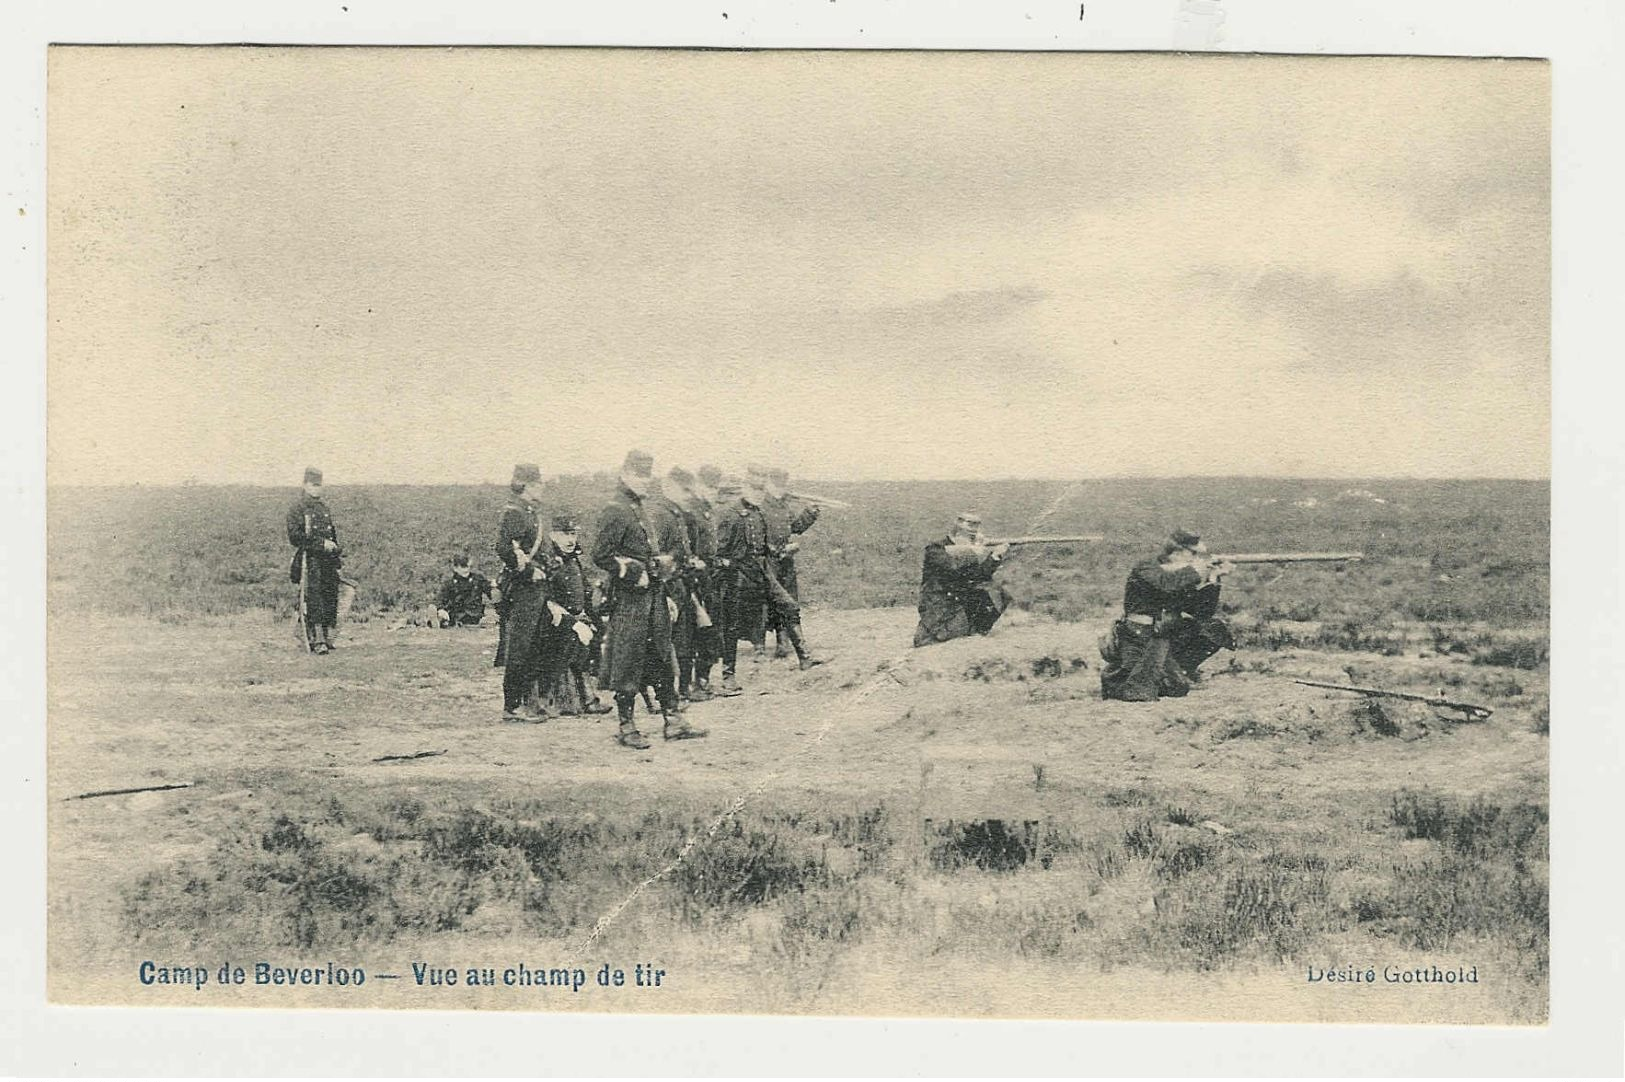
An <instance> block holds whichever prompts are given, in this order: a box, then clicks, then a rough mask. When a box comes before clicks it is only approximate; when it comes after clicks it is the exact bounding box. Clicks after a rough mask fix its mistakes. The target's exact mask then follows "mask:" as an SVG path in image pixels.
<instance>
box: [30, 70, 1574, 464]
mask: <svg viewBox="0 0 1625 1082" xmlns="http://www.w3.org/2000/svg"><path fill="white" fill-rule="evenodd" d="M1548 87H1549V81H1548V69H1547V67H1546V65H1544V64H1541V63H1537V62H1527V61H1478V60H1407V59H1324V58H1269V57H1265V58H1243V57H1222V56H1205V57H1190V58H1180V57H1166V56H1165V57H1151V56H1144V55H1116V56H1113V55H1101V54H1096V55H1078V54H1072V55H1065V54H1047V55H1034V54H917V53H861V52H847V53H816V52H812V53H733V52H713V53H687V52H680V51H661V52H638V51H630V50H628V51H599V50H559V51H546V50H528V49H511V50H467V49H465V50H440V49H415V50H386V49H380V50H353V49H309V50H297V49H277V50H270V49H216V50H204V49H144V50H113V49H71V50H65V49H56V50H53V53H52V57H51V64H50V72H49V93H50V110H49V116H48V141H49V145H48V155H49V157H48V166H49V177H48V184H49V207H48V212H49V234H48V239H49V249H50V250H49V257H48V271H49V282H48V294H49V307H50V311H49V319H50V339H49V361H48V405H47V409H48V427H47V439H48V453H49V467H48V474H49V480H50V481H51V482H53V483H113V484H118V483H135V482H141V483H148V484H167V483H175V482H179V481H183V480H187V479H194V480H197V481H201V482H205V483H213V482H241V483H256V484H296V483H297V482H298V479H299V472H300V470H301V469H302V467H303V466H304V465H306V464H307V463H314V464H317V465H320V466H322V467H323V468H324V470H325V471H326V473H327V479H328V481H329V482H330V483H338V484H343V483H356V482H403V483H407V482H409V483H440V482H484V481H501V480H505V479H506V477H507V475H508V471H509V470H510V469H511V467H512V464H513V463H514V462H515V461H518V460H531V461H537V462H539V463H540V464H541V465H542V468H543V470H544V471H545V472H548V473H579V472H585V471H591V470H598V469H612V468H614V467H615V466H616V465H617V464H618V463H619V461H620V459H621V456H622V454H623V453H624V451H625V450H626V448H627V447H629V446H634V445H636V446H642V447H645V448H647V449H649V450H651V451H653V452H654V453H655V454H656V455H657V457H659V458H660V459H662V460H663V461H664V462H673V461H682V462H685V463H687V464H690V465H695V464H698V463H699V462H702V461H714V462H717V463H719V464H721V465H724V466H730V465H739V464H742V463H744V462H747V461H753V460H759V459H765V460H772V461H777V462H779V463H782V464H783V465H785V466H787V467H788V468H789V469H790V470H791V471H792V472H793V473H794V474H796V475H797V476H802V477H809V478H850V479H873V478H987V477H1004V476H1023V477H1050V478H1064V477H1084V476H1099V475H1118V474H1146V475H1179V474H1267V475H1311V476H1507V477H1545V476H1548V474H1549V454H1548V443H1549V438H1550V427H1549V419H1548V418H1549V407H1550V396H1549V387H1550V369H1549V357H1548V323H1549V301H1548V292H1549V278H1548V262H1549V241H1548V237H1549V222H1550V215H1549V193H1550V185H1549V175H1550V160H1549V151H1548V142H1549V113H1550V105H1549V90H1548Z"/></svg>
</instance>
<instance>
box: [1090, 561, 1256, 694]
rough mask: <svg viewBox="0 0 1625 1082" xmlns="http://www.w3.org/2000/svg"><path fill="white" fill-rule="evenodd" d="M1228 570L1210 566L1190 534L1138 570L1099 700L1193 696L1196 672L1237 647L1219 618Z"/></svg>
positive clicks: (1109, 648) (1107, 646)
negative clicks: (1217, 655)
mask: <svg viewBox="0 0 1625 1082" xmlns="http://www.w3.org/2000/svg"><path fill="white" fill-rule="evenodd" d="M1229 570H1230V567H1229V565H1228V564H1225V563H1222V562H1219V563H1215V562H1212V561H1210V560H1209V559H1208V558H1207V549H1206V547H1205V546H1203V545H1202V542H1201V538H1199V537H1198V536H1196V535H1195V534H1193V533H1190V532H1189V531H1186V530H1175V531H1174V533H1173V536H1171V537H1170V538H1169V539H1168V543H1167V544H1165V545H1164V546H1163V548H1162V552H1161V553H1160V554H1159V555H1158V556H1156V557H1153V558H1150V559H1147V560H1143V561H1141V562H1140V563H1138V564H1136V565H1135V566H1134V569H1133V570H1131V571H1130V572H1129V576H1128V582H1127V583H1126V584H1125V585H1124V587H1123V616H1122V618H1121V619H1119V620H1118V621H1117V622H1116V623H1115V624H1113V625H1112V630H1111V631H1110V632H1109V633H1108V634H1107V635H1106V636H1105V638H1104V639H1103V640H1102V642H1101V648H1100V654H1101V657H1102V658H1104V659H1105V662H1106V667H1105V668H1104V669H1102V670H1101V673H1100V693H1101V697H1102V698H1107V699H1122V700H1124V701H1126V702H1156V701H1157V698H1158V697H1159V696H1162V695H1173V696H1179V695H1184V694H1185V693H1187V692H1188V691H1190V689H1191V685H1192V684H1194V683H1195V682H1196V681H1197V680H1198V679H1199V677H1198V675H1197V672H1196V669H1197V666H1199V665H1201V663H1202V662H1204V661H1206V660H1207V659H1208V658H1209V657H1212V656H1213V654H1215V653H1216V652H1218V651H1219V650H1221V649H1224V648H1225V647H1228V646H1231V645H1232V644H1233V640H1232V639H1231V636H1230V629H1229V628H1228V627H1227V626H1226V625H1225V623H1224V621H1222V620H1219V619H1217V618H1216V617H1215V615H1214V614H1215V613H1216V612H1217V611H1218V608H1219V579H1220V578H1221V577H1222V576H1223V575H1224V574H1226V573H1227V572H1228V571H1229Z"/></svg>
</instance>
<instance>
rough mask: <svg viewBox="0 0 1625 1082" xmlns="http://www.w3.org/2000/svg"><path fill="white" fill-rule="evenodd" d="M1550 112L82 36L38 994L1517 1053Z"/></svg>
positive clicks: (1522, 992) (1174, 83)
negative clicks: (44, 930) (1264, 1028)
mask: <svg viewBox="0 0 1625 1082" xmlns="http://www.w3.org/2000/svg"><path fill="white" fill-rule="evenodd" d="M1549 86H1550V75H1549V67H1548V65H1547V64H1546V63H1545V62H1542V61H1533V60H1497V59H1440V58H1373V57H1364V58H1336V57H1290V56H1262V55H1257V56H1191V55H1170V54H1162V55H1158V54H1116V55H1114V54H1089V53H1054V54H1037V53H929V52H870V53H865V52H843V51H789V52H772V51H685V50H676V49H672V50H649V49H550V48H510V49H481V48H452V49H439V48H437V49H397V48H299V47H208V48H178V47H143V48H131V47H94V46H81V47H74V46H59V47H55V48H53V49H52V50H51V52H50V58H49V70H48V117H47V161H48V205H47V208H46V210H47V214H48V226H47V228H48V243H49V254H48V303H49V311H48V320H49V324H48V358H47V372H46V378H47V409H48V417H47V454H48V461H47V474H48V483H49V490H48V532H49V553H48V597H47V601H48V614H47V627H48V676H47V698H48V755H49V761H48V787H47V788H48V799H49V813H48V817H49V870H48V890H49V899H48V901H49V929H48V931H49V934H48V963H49V965H48V978H49V979H48V988H49V995H50V998H51V1000H52V1001H54V1002H56V1003H63V1004H119V1005H130V1006H160V1005H161V1006H185V1007H258V1008H274V1007H291V1006H297V1007H316V1008H402V1009H430V1008H432V1009H478V1010H506V1011H546V1012H555V1011H589V1012H621V1013H655V1012H661V1013H672V1012H681V1013H707V1014H713V1013H714V1014H804V1015H847V1016H851V1015H863V1016H953V1017H1001V1018H1057V1019H1179V1020H1226V1021H1289V1022H1387V1023H1458V1024H1495V1025H1516V1026H1535V1025H1542V1024H1544V1023H1545V1022H1546V1020H1547V1018H1548V975H1549V951H1548V943H1549V931H1550V920H1549V917H1548V912H1549V884H1548V860H1549V826H1548V807H1549V803H1548V800H1549V786H1548V739H1549V738H1548V730H1549V708H1548V679H1549V668H1548V665H1549V641H1550V640H1549V634H1548V624H1549V603H1548V599H1549V577H1550V576H1549V566H1550V545H1549V539H1550V532H1551V531H1550V519H1549V507H1550V474H1551V460H1550V455H1549V444H1550V437H1551V426H1550V422H1549V414H1550V385H1551V381H1550V364H1549V341H1550V328H1549V316H1550V303H1549V293H1550V270H1549V266H1550V245H1549V232H1550V217H1551V216H1550V192H1551V187H1550V175H1551V155H1550V153H1549V143H1550V131H1551V124H1550V111H1551V106H1550V93H1549Z"/></svg>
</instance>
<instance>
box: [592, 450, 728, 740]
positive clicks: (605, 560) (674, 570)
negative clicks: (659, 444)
mask: <svg viewBox="0 0 1625 1082" xmlns="http://www.w3.org/2000/svg"><path fill="white" fill-rule="evenodd" d="M653 477H654V459H653V458H651V457H650V456H649V455H648V454H647V453H646V452H643V451H629V452H628V453H627V456H626V461H625V463H624V464H623V465H622V467H621V477H620V484H619V485H618V486H617V488H616V491H615V496H614V499H613V500H611V502H610V503H609V505H608V506H607V507H605V508H604V510H603V512H602V514H600V515H599V518H598V530H597V535H596V536H595V537H594V539H593V547H592V562H593V564H594V566H596V567H599V568H602V569H603V570H604V571H606V572H608V573H609V576H610V583H611V586H610V589H611V591H612V594H611V603H610V604H611V614H610V621H609V630H608V640H607V641H606V642H605V644H604V654H603V661H602V664H601V666H600V672H599V686H600V687H602V688H603V689H604V690H606V691H613V692H614V693H615V708H616V711H617V712H618V714H619V716H620V733H619V735H618V736H617V738H616V739H617V741H618V742H619V743H620V744H621V745H622V746H623V747H628V748H647V747H648V746H649V741H648V740H646V739H645V738H644V736H643V734H642V733H640V732H638V727H637V724H636V723H635V722H634V720H633V714H634V712H635V711H636V709H637V701H638V695H639V693H640V692H641V691H642V690H643V689H644V688H645V687H648V686H651V685H652V686H653V687H654V688H655V690H656V694H657V695H658V696H659V699H660V712H661V715H662V718H663V720H664V722H665V725H664V729H663V733H662V735H664V736H665V738H666V739H667V740H687V739H692V738H695V737H701V736H704V735H705V732H704V730H699V729H693V728H690V727H689V725H688V722H687V720H686V719H684V718H683V717H682V716H681V715H679V714H678V713H677V686H676V679H675V673H674V672H673V669H674V666H673V664H672V661H673V654H672V647H671V625H672V620H673V619H674V617H675V613H674V611H673V610H674V609H675V608H676V606H675V605H674V604H673V603H672V601H671V598H670V597H669V596H668V595H667V592H666V589H667V588H666V584H667V583H668V582H669V581H670V580H671V579H672V578H674V577H676V576H677V575H678V574H679V571H680V568H679V566H678V563H677V560H678V554H679V553H681V551H682V549H683V539H682V538H681V537H680V533H681V530H680V528H679V527H678V525H677V522H676V520H674V519H672V518H671V517H670V516H668V515H666V514H664V513H662V512H661V511H660V509H659V508H658V507H656V506H654V505H653V501H652V499H651V497H652V496H653V492H652V489H653V487H654V481H653Z"/></svg>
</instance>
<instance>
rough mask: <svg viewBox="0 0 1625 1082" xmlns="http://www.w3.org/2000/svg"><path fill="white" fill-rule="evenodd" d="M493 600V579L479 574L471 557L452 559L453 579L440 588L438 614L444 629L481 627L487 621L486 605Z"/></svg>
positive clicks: (436, 613)
mask: <svg viewBox="0 0 1625 1082" xmlns="http://www.w3.org/2000/svg"><path fill="white" fill-rule="evenodd" d="M489 600H491V580H490V579H488V578H486V577H485V576H484V575H482V574H480V573H479V572H477V571H475V570H474V569H473V568H472V567H471V566H470V565H469V562H468V556H467V555H465V554H463V553H458V554H457V555H456V556H454V557H452V561H451V578H449V579H447V580H446V584H445V585H444V586H442V587H440V601H439V603H438V605H437V606H436V611H435V615H436V616H437V617H438V618H439V620H440V626H441V627H478V626H479V623H480V621H481V620H483V619H485V603H486V602H487V601H489Z"/></svg>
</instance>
